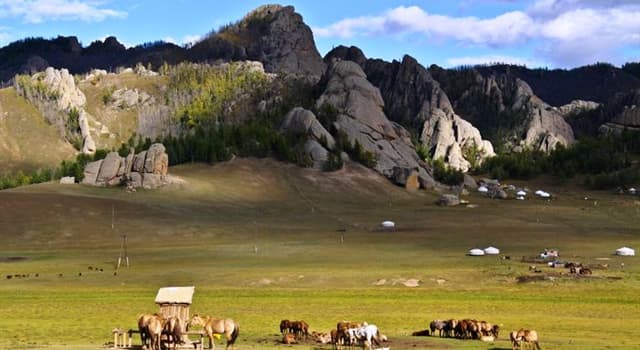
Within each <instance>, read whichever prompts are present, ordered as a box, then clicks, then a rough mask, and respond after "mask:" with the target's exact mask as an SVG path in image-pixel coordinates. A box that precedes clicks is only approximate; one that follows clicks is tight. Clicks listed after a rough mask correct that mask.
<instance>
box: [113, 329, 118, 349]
mask: <svg viewBox="0 0 640 350" xmlns="http://www.w3.org/2000/svg"><path fill="white" fill-rule="evenodd" d="M113 348H114V349H117V348H118V330H117V329H114V330H113Z"/></svg>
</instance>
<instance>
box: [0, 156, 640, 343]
mask: <svg viewBox="0 0 640 350" xmlns="http://www.w3.org/2000/svg"><path fill="white" fill-rule="evenodd" d="M170 173H172V174H173V175H176V176H178V177H180V178H182V179H183V180H184V181H185V183H184V184H182V185H176V186H173V187H170V188H165V189H162V190H159V191H154V192H151V191H138V192H136V193H127V192H125V191H124V190H122V189H97V188H88V187H83V186H80V185H72V186H63V185H58V184H43V185H36V186H29V187H24V188H18V189H14V190H10V191H1V192H0V235H1V237H2V245H1V246H0V299H1V300H2V304H1V306H0V329H3V334H4V335H3V336H2V337H0V348H7V349H34V348H44V349H100V348H104V347H105V346H108V343H109V342H110V341H112V339H113V338H112V336H111V330H112V329H113V328H116V327H122V328H125V329H128V328H135V326H136V319H137V316H138V315H139V314H141V313H145V312H155V311H157V306H156V305H155V304H154V302H153V301H154V298H155V295H156V292H157V290H158V288H160V287H163V286H182V285H193V286H195V287H196V289H195V294H194V302H193V305H192V306H191V313H192V314H193V313H199V314H210V315H216V316H219V317H230V318H233V319H234V320H237V321H238V322H239V323H240V325H241V331H240V337H239V340H238V343H237V345H236V349H279V348H283V347H285V345H282V344H279V340H280V336H279V335H278V333H279V329H278V325H279V322H280V320H281V319H304V320H306V321H307V322H308V323H309V324H310V328H311V330H312V331H321V332H327V331H329V330H330V329H331V328H334V327H335V324H336V322H337V321H340V320H347V319H348V320H355V321H367V322H369V323H373V324H376V325H378V327H379V328H380V330H381V331H382V333H384V334H386V335H387V336H388V337H389V339H390V343H389V344H388V346H390V347H391V348H392V349H494V350H496V349H510V348H511V347H510V343H509V342H508V340H506V337H507V334H508V332H509V331H511V330H516V329H519V328H521V327H524V328H529V329H536V330H537V331H538V333H539V335H540V343H541V346H542V348H543V349H581V350H582V349H587V350H588V349H634V348H637V339H638V336H640V331H639V329H640V308H639V307H638V302H639V301H640V299H639V298H638V295H640V263H639V262H638V260H637V258H636V257H618V256H615V255H613V252H614V251H615V249H616V248H619V247H622V246H629V247H633V248H637V247H639V246H640V231H639V229H638V227H640V225H639V224H640V202H639V201H638V197H628V196H618V195H612V194H608V193H604V192H584V191H583V190H580V189H577V188H572V187H568V186H567V187H561V186H553V185H552V184H551V185H550V184H542V183H537V184H528V186H530V187H531V189H532V190H535V189H537V188H536V187H535V186H545V188H544V189H545V190H547V191H550V192H551V193H553V194H554V196H555V198H554V199H553V200H551V201H546V200H537V199H529V200H525V201H515V200H506V201H497V200H496V201H494V200H490V199H487V198H484V197H482V196H480V195H479V194H476V193H472V194H471V195H469V196H468V197H467V198H466V199H468V200H469V201H470V202H471V203H472V204H475V205H477V207H466V206H460V207H454V208H442V207H438V206H436V205H435V204H434V203H435V201H436V199H437V195H436V194H433V193H428V192H424V191H421V192H418V193H407V192H405V191H404V190H403V189H401V188H397V187H395V186H393V185H391V184H389V183H388V182H387V180H386V179H383V178H381V177H379V176H378V175H376V174H375V173H372V172H370V171H368V170H366V169H363V168H361V167H359V166H357V165H353V164H350V165H348V167H347V168H346V169H343V170H341V171H338V172H335V173H331V174H326V176H325V175H323V176H317V175H318V174H317V173H315V171H314V170H309V169H300V168H297V167H294V166H290V165H283V164H281V163H277V162H275V161H271V160H255V159H238V160H235V161H233V162H228V163H225V164H220V165H216V166H205V165H186V166H180V167H174V168H172V169H170ZM384 220H393V221H394V222H395V223H396V225H397V226H396V229H395V230H393V231H385V230H382V229H381V228H380V223H381V222H382V221H384ZM122 235H127V243H128V246H127V253H128V256H129V259H130V262H131V266H130V267H128V268H127V267H121V268H120V269H118V270H115V262H116V260H117V258H118V256H119V254H120V248H121V242H122V240H121V236H122ZM490 245H492V246H495V247H498V248H500V249H501V254H500V255H499V256H484V257H470V256H467V255H466V253H467V251H468V250H469V249H471V248H485V247H488V246H490ZM545 248H554V249H558V250H559V251H560V254H561V259H562V260H565V261H579V262H582V263H583V264H587V265H589V266H591V267H592V270H593V275H592V276H590V277H576V276H573V275H570V274H569V273H568V270H567V269H564V268H559V269H552V268H549V267H547V266H546V265H545V264H544V263H539V262H534V260H533V258H534V256H535V255H537V254H538V253H539V252H540V251H542V250H543V249H545ZM507 256H508V257H509V258H508V259H507V258H506V257H507ZM530 265H536V269H538V270H540V272H539V273H535V272H532V271H530V269H529V267H530ZM36 274H37V277H36ZM16 275H20V277H15V276H16ZM23 275H24V277H23ZM27 275H28V277H27ZM7 276H12V277H11V278H8V277H7ZM540 276H543V277H540ZM410 280H417V281H418V282H417V286H416V287H408V286H405V284H407V285H411V283H405V282H408V281H410ZM449 318H475V319H478V320H487V321H490V322H493V323H495V324H499V325H501V329H502V333H501V336H500V338H499V339H498V340H497V341H495V342H493V343H482V342H479V341H472V340H466V341H462V340H457V339H440V338H438V337H419V338H418V337H411V336H410V334H411V333H412V332H414V331H417V330H422V329H426V328H428V325H429V322H430V321H431V320H433V319H449ZM135 340H136V342H134V344H139V339H135ZM287 347H288V346H287ZM292 347H293V348H299V349H330V348H331V346H329V345H326V346H322V345H320V344H317V345H316V344H312V343H305V344H299V345H293V346H292ZM218 348H220V344H218Z"/></svg>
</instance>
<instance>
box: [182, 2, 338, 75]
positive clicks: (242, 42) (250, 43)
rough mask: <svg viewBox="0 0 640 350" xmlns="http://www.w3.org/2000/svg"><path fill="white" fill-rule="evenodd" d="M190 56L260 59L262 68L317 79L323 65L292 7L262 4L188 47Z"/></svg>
mask: <svg viewBox="0 0 640 350" xmlns="http://www.w3.org/2000/svg"><path fill="white" fill-rule="evenodd" d="M191 51H193V56H194V59H197V58H199V59H205V58H209V59H210V58H212V57H211V56H220V57H218V58H225V59H233V60H247V59H248V60H253V61H260V62H262V64H263V65H264V68H265V71H267V72H269V73H283V74H285V75H293V76H297V77H301V78H305V79H309V80H310V81H314V82H315V81H318V80H319V79H320V77H321V76H322V73H323V72H324V70H325V68H326V66H325V64H324V62H323V61H322V57H321V56H320V53H319V52H318V49H317V48H316V45H315V41H314V39H313V33H312V32H311V28H309V26H307V25H306V24H305V23H304V21H303V19H302V16H301V15H300V14H299V13H297V12H295V9H294V7H293V6H280V5H264V6H260V7H258V8H256V9H255V10H253V11H251V12H249V13H248V14H247V15H246V16H245V17H244V18H243V19H242V20H241V21H239V22H238V23H236V24H232V25H229V26H226V27H225V28H223V29H221V30H220V31H218V32H217V33H215V34H213V35H211V36H209V37H208V38H206V39H204V40H203V41H202V42H200V43H197V44H196V45H194V47H193V48H192V50H191Z"/></svg>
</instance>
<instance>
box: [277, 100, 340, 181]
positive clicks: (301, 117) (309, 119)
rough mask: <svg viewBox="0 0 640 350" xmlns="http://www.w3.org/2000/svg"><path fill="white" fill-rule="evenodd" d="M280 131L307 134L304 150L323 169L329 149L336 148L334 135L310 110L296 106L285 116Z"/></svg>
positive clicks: (315, 164) (318, 167) (316, 165)
mask: <svg viewBox="0 0 640 350" xmlns="http://www.w3.org/2000/svg"><path fill="white" fill-rule="evenodd" d="M280 131H283V132H286V133H290V134H296V135H307V137H308V139H307V141H306V142H305V143H304V146H303V149H302V151H303V152H304V154H305V155H306V156H307V157H309V159H310V160H311V162H312V163H313V167H314V168H316V169H322V168H323V167H324V165H325V163H326V162H327V160H329V150H333V149H334V148H335V144H336V141H335V140H334V138H333V136H331V134H330V133H329V132H328V131H327V130H326V129H325V128H324V126H322V124H320V122H319V121H318V119H316V116H315V115H314V114H313V112H311V111H310V110H307V109H304V108H301V107H296V108H294V109H292V110H291V111H290V112H289V113H287V115H286V116H285V117H284V120H283V122H282V125H281V126H280Z"/></svg>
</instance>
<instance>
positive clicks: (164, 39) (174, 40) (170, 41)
mask: <svg viewBox="0 0 640 350" xmlns="http://www.w3.org/2000/svg"><path fill="white" fill-rule="evenodd" d="M162 41H164V42H165V43H170V44H176V45H177V43H178V42H177V41H176V39H174V38H173V37H172V36H167V37H164V38H162Z"/></svg>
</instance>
